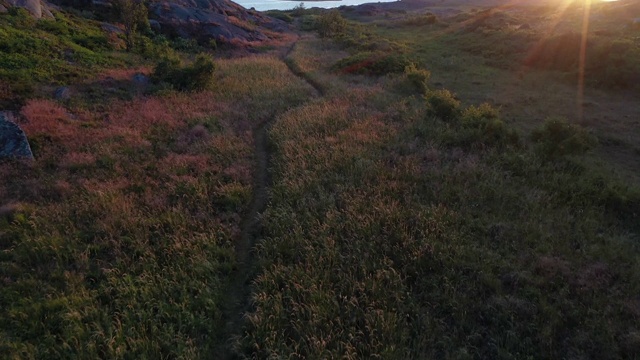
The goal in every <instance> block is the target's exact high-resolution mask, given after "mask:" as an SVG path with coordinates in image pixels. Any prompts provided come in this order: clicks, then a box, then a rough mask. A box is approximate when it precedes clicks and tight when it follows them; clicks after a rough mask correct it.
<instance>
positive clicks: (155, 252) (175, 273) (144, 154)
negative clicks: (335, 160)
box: [0, 28, 312, 359]
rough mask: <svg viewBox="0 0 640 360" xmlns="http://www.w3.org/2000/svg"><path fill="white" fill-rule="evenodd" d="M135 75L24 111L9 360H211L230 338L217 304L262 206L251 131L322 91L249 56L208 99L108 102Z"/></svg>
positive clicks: (5, 252) (92, 81)
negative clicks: (255, 190) (247, 221)
mask: <svg viewBox="0 0 640 360" xmlns="http://www.w3.org/2000/svg"><path fill="white" fill-rule="evenodd" d="M6 31H14V29H12V28H7V29H6ZM15 31H17V30H15ZM23 31H24V33H25V34H29V35H30V36H33V35H34V33H30V32H28V31H27V30H23ZM38 34H39V33H37V32H35V36H38ZM56 39H57V41H62V42H63V41H64V38H62V37H60V38H56ZM10 54H11V53H10ZM36 55H37V54H36ZM36 55H34V58H37V57H38V56H39V55H37V56H36ZM81 69H82V70H83V71H84V70H91V68H88V69H84V68H81ZM133 73H135V70H133V71H129V70H114V71H109V72H107V73H106V74H104V75H99V76H95V75H93V76H91V78H89V79H86V80H85V83H84V84H80V85H79V87H78V89H77V92H78V95H73V96H74V97H73V98H72V99H71V101H69V102H66V103H64V104H62V103H57V102H54V101H51V100H46V99H32V100H26V105H25V106H24V107H23V108H22V110H21V113H22V115H23V116H24V118H25V122H24V123H23V128H24V130H25V132H26V133H27V135H28V136H29V138H30V140H31V143H32V147H33V150H34V153H35V156H36V161H35V162H34V163H33V164H31V165H28V166H26V165H22V164H20V163H14V162H3V163H2V164H0V167H1V168H0V171H1V173H2V178H3V179H10V181H5V182H2V184H1V185H0V203H1V204H2V205H3V210H2V216H1V217H0V238H1V239H2V240H1V241H0V250H1V252H0V279H1V280H0V281H1V282H2V292H1V293H0V308H1V309H2V311H1V312H0V349H1V350H2V352H3V354H5V355H6V356H7V357H8V358H16V359H18V358H50V359H55V358H59V359H68V358H72V357H73V358H86V359H95V358H122V357H125V358H165V357H169V358H196V357H202V358H209V357H210V356H211V354H210V351H212V350H213V349H214V347H215V346H216V344H217V343H218V342H220V341H226V340H227V339H226V336H227V334H221V333H220V332H221V329H222V326H221V324H222V323H223V321H225V319H223V318H222V313H221V309H220V306H221V304H222V303H223V296H224V291H225V289H226V286H227V285H226V283H227V278H228V275H229V274H230V273H231V271H232V270H233V269H234V267H235V253H234V246H233V243H234V241H235V239H236V238H237V236H238V234H239V226H240V222H241V218H242V215H243V213H244V212H245V211H246V207H247V206H248V204H249V201H250V199H251V196H252V167H253V164H252V161H253V149H252V148H253V146H252V141H253V139H252V133H251V130H252V128H253V127H255V126H256V125H257V124H258V123H260V122H262V121H264V120H265V119H266V118H268V117H271V116H273V114H276V113H279V112H282V111H284V110H286V109H288V108H289V107H290V106H294V105H295V104H296V103H299V102H300V101H302V100H303V99H305V98H306V97H308V96H309V95H310V94H311V91H312V89H311V88H310V87H309V86H308V85H307V84H305V83H304V82H303V81H301V80H299V79H297V78H296V77H295V76H293V75H292V74H291V73H290V72H289V71H288V69H287V67H286V66H285V64H284V63H282V62H281V61H279V60H276V59H275V58H270V57H252V58H246V59H237V60H221V61H219V62H218V67H217V72H216V74H215V76H216V79H217V80H216V81H217V86H216V89H215V90H212V91H205V92H198V93H189V94H181V93H176V92H165V93H164V94H163V95H154V96H145V97H139V96H136V92H135V91H133V92H131V93H127V94H125V95H127V96H115V95H114V94H112V93H110V92H109V91H105V89H104V87H105V86H107V87H109V86H115V85H121V86H120V87H119V88H120V90H122V89H134V88H135V87H134V86H133V84H131V83H130V81H131V80H130V79H131V75H132V74H133ZM83 74H84V75H83V76H80V75H78V76H79V78H80V79H82V78H83V77H86V76H87V74H85V73H83ZM94 76H95V78H93V77H94ZM103 78H107V79H108V80H101V79H103ZM49 80H51V79H49ZM105 81H106V83H105ZM114 84H115V85H114ZM116 90H117V89H116ZM122 91H125V90H122ZM116 92H117V91H116ZM125 92H126V91H125ZM92 94H93V95H96V94H97V95H96V96H93V95H92ZM118 94H120V93H119V92H117V94H116V95H118ZM120 95H122V94H120ZM121 98H124V99H121ZM127 99H130V100H127Z"/></svg>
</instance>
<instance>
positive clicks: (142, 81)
mask: <svg viewBox="0 0 640 360" xmlns="http://www.w3.org/2000/svg"><path fill="white" fill-rule="evenodd" d="M132 80H133V82H134V84H136V85H147V84H149V77H148V76H146V75H145V74H141V73H137V74H135V75H133V78H132Z"/></svg>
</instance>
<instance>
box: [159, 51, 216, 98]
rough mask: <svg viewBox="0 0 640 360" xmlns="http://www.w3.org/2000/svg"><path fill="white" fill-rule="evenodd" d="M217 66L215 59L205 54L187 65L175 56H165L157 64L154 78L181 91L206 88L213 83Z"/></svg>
mask: <svg viewBox="0 0 640 360" xmlns="http://www.w3.org/2000/svg"><path fill="white" fill-rule="evenodd" d="M215 68H216V67H215V63H214V62H213V59H212V58H211V57H210V56H208V55H205V54H200V55H198V56H197V57H196V60H195V61H194V62H193V63H192V64H191V65H186V66H184V65H182V62H181V61H180V59H179V58H177V57H175V56H165V57H164V58H163V59H162V60H160V62H158V64H157V65H156V68H155V69H154V71H153V75H152V78H153V79H154V80H155V81H156V82H158V83H165V84H168V85H170V86H171V87H173V88H174V89H176V90H180V91H192V90H205V89H208V88H210V87H211V86H212V84H213V73H214V72H215Z"/></svg>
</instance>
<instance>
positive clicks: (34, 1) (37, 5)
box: [5, 0, 53, 19]
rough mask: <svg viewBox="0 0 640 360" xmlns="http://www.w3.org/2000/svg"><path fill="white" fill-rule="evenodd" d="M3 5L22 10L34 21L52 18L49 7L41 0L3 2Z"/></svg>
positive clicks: (7, 0) (9, 0) (8, 0)
mask: <svg viewBox="0 0 640 360" xmlns="http://www.w3.org/2000/svg"><path fill="white" fill-rule="evenodd" d="M5 5H8V6H9V7H21V8H24V9H26V10H27V11H28V12H29V13H31V15H33V17H35V18H36V19H40V18H43V17H44V18H53V14H52V13H51V11H50V10H49V5H48V4H47V3H46V2H44V1H42V0H5Z"/></svg>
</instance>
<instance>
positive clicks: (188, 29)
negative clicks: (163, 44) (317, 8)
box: [149, 0, 288, 43]
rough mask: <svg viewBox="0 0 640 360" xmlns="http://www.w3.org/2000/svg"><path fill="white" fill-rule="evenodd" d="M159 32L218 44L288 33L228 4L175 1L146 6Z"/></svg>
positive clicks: (207, 0)
mask: <svg viewBox="0 0 640 360" xmlns="http://www.w3.org/2000/svg"><path fill="white" fill-rule="evenodd" d="M149 10H150V13H151V18H152V19H154V20H155V21H157V24H158V25H159V27H160V30H161V32H163V33H167V34H170V35H177V36H180V37H183V38H195V39H197V40H198V41H201V42H206V41H208V40H211V39H213V40H215V41H216V42H218V43H233V41H234V40H236V41H240V42H254V41H265V40H268V39H269V38H271V36H272V35H273V33H274V32H283V31H286V30H287V29H288V25H287V23H285V22H284V21H281V20H278V19H274V18H271V17H269V16H266V15H263V14H261V13H259V12H257V11H254V10H247V9H245V8H243V7H242V6H240V5H238V4H236V3H234V2H231V1H229V0H175V1H161V2H156V3H151V4H149Z"/></svg>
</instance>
